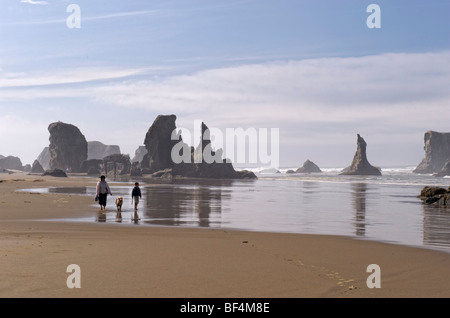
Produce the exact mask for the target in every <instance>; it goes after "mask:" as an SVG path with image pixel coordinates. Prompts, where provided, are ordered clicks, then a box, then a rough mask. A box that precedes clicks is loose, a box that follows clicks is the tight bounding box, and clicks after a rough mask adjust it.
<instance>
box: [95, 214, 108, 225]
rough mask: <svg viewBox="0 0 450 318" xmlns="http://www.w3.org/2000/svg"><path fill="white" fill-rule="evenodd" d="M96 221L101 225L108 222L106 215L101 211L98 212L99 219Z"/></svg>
mask: <svg viewBox="0 0 450 318" xmlns="http://www.w3.org/2000/svg"><path fill="white" fill-rule="evenodd" d="M95 221H97V222H100V223H102V222H106V213H104V212H100V211H99V212H97V218H96V219H95Z"/></svg>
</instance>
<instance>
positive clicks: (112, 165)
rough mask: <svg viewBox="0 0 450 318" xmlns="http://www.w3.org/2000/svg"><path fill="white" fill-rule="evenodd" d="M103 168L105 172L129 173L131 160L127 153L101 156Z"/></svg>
mask: <svg viewBox="0 0 450 318" xmlns="http://www.w3.org/2000/svg"><path fill="white" fill-rule="evenodd" d="M103 170H104V171H105V174H108V173H114V174H115V175H119V174H120V175H124V174H130V171H131V161H130V156H129V155H123V154H114V155H109V156H106V157H105V158H103Z"/></svg>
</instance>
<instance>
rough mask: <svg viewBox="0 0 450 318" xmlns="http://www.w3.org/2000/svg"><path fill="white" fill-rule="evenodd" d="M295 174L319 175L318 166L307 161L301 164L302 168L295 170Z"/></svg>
mask: <svg viewBox="0 0 450 318" xmlns="http://www.w3.org/2000/svg"><path fill="white" fill-rule="evenodd" d="M295 172H296V173H321V172H322V170H320V168H319V166H317V165H316V164H315V163H314V162H312V161H310V160H309V159H308V160H306V161H305V162H304V163H303V166H301V167H300V168H298V169H297V170H295Z"/></svg>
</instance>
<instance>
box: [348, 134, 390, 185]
mask: <svg viewBox="0 0 450 318" xmlns="http://www.w3.org/2000/svg"><path fill="white" fill-rule="evenodd" d="M357 137H358V138H357V150H356V153H355V156H354V157H353V161H352V164H351V165H350V166H349V167H347V168H345V169H344V170H343V171H342V172H341V175H374V176H381V171H380V169H378V168H376V167H374V166H372V165H371V164H370V163H369V161H368V160H367V154H366V149H367V143H366V141H365V140H364V139H363V138H362V137H361V136H360V135H359V134H357Z"/></svg>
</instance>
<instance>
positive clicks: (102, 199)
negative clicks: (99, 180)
mask: <svg viewBox="0 0 450 318" xmlns="http://www.w3.org/2000/svg"><path fill="white" fill-rule="evenodd" d="M107 195H108V194H107V193H100V195H99V196H98V197H99V199H98V202H99V204H100V209H101V210H105V209H106V196H107Z"/></svg>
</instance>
